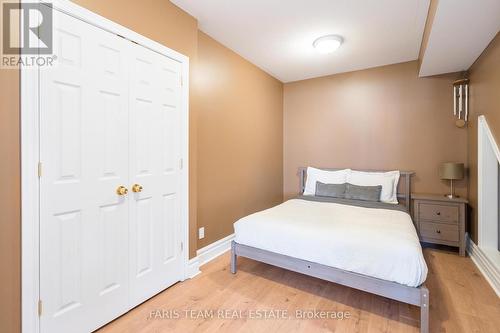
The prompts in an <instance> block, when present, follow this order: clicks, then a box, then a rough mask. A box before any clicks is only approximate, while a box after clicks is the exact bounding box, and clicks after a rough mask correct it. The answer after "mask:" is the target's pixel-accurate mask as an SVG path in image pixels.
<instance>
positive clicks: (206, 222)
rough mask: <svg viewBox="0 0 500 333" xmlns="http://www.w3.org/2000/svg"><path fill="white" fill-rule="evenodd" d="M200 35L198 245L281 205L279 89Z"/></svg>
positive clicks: (225, 233)
mask: <svg viewBox="0 0 500 333" xmlns="http://www.w3.org/2000/svg"><path fill="white" fill-rule="evenodd" d="M198 36H199V38H198V68H197V76H196V82H195V89H196V94H197V97H198V99H199V101H200V105H199V106H198V227H205V239H203V240H199V241H198V244H199V247H202V246H205V245H207V244H210V243H212V242H214V241H216V240H218V239H220V238H222V237H224V236H227V235H229V234H231V233H232V232H233V222H235V221H236V220H237V219H238V218H240V217H243V216H245V215H248V214H249V213H253V212H255V211H258V210H262V209H264V208H269V207H271V206H273V205H275V204H278V203H280V202H281V201H282V196H283V178H282V170H283V143H282V140H283V84H282V83H281V82H280V81H278V80H276V79H274V78H273V77H271V76H269V75H268V74H265V73H264V72H263V71H261V70H260V69H258V68H257V67H256V66H255V65H253V64H251V63H249V62H247V61H246V60H244V59H242V58H241V57H240V56H238V55H237V54H235V53H234V52H232V51H231V50H229V49H227V48H225V47H224V46H222V45H221V44H219V43H218V42H217V41H215V40H214V39H212V38H210V37H209V36H207V35H206V34H204V33H202V32H200V33H199V35H198ZM201 101H203V102H202V103H201Z"/></svg>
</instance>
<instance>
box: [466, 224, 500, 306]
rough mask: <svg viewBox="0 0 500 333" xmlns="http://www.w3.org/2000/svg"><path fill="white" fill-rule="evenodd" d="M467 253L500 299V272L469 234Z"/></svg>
mask: <svg viewBox="0 0 500 333" xmlns="http://www.w3.org/2000/svg"><path fill="white" fill-rule="evenodd" d="M467 252H468V253H469V255H470V258H471V259H472V261H473V262H474V264H476V266H477V268H478V269H479V270H480V271H481V273H483V276H484V277H485V279H486V281H488V283H489V284H490V285H491V287H492V288H493V290H494V291H495V293H496V294H497V296H498V297H500V271H498V269H497V268H496V267H495V266H494V265H493V264H492V263H491V261H490V260H489V259H488V257H487V256H486V255H485V254H484V252H483V251H482V250H481V248H480V247H479V246H477V245H476V244H475V243H474V242H473V241H472V239H470V238H469V235H468V234H467Z"/></svg>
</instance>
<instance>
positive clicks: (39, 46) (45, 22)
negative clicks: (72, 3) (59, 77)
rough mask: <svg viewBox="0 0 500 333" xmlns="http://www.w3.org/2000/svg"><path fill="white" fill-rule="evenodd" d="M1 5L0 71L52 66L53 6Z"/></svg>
mask: <svg viewBox="0 0 500 333" xmlns="http://www.w3.org/2000/svg"><path fill="white" fill-rule="evenodd" d="M0 2H2V7H1V9H2V13H1V17H2V24H1V27H2V34H1V36H2V43H1V44H2V57H1V63H0V68H4V69H9V68H18V67H19V66H24V67H47V66H49V67H50V66H53V65H54V63H55V60H56V59H57V57H56V55H54V54H52V51H53V43H52V42H53V36H52V31H53V15H52V4H51V3H47V2H41V3H36V2H22V3H20V2H12V1H8V2H5V1H4V0H0Z"/></svg>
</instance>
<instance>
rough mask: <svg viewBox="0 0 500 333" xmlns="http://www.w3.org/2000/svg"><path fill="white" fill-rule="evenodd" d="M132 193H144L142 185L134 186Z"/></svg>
mask: <svg viewBox="0 0 500 333" xmlns="http://www.w3.org/2000/svg"><path fill="white" fill-rule="evenodd" d="M132 192H134V193H139V192H142V185H140V184H134V185H132Z"/></svg>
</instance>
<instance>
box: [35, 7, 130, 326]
mask: <svg viewBox="0 0 500 333" xmlns="http://www.w3.org/2000/svg"><path fill="white" fill-rule="evenodd" d="M128 47H129V46H128V43H127V42H126V41H125V40H124V39H122V38H119V37H117V36H115V35H113V34H111V33H107V32H105V31H103V30H100V29H98V28H96V27H94V26H92V25H89V24H86V23H84V22H82V21H80V20H78V19H75V18H73V17H71V16H68V15H65V14H62V13H59V12H58V11H56V10H54V53H55V54H56V56H57V57H58V60H57V65H56V66H55V67H53V68H47V69H45V68H44V69H41V70H40V156H41V162H42V165H43V170H42V176H41V178H40V299H41V300H42V301H43V313H42V316H41V317H40V325H41V332H43V333H58V332H73V333H75V332H90V331H92V330H94V329H96V328H97V327H99V326H101V325H103V324H105V323H106V322H108V321H110V320H112V319H113V318H115V317H117V316H119V315H120V314H122V313H124V312H125V311H127V310H128V308H129V276H128V249H129V204H128V199H127V198H126V196H121V195H117V192H116V190H117V188H118V187H119V186H127V187H128V183H129V151H128V150H129V148H128V146H129V133H128V128H129V114H128V102H129V100H128V85H127V82H128V69H127V61H128V60H127V57H128V56H127V53H128V51H127V50H128Z"/></svg>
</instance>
